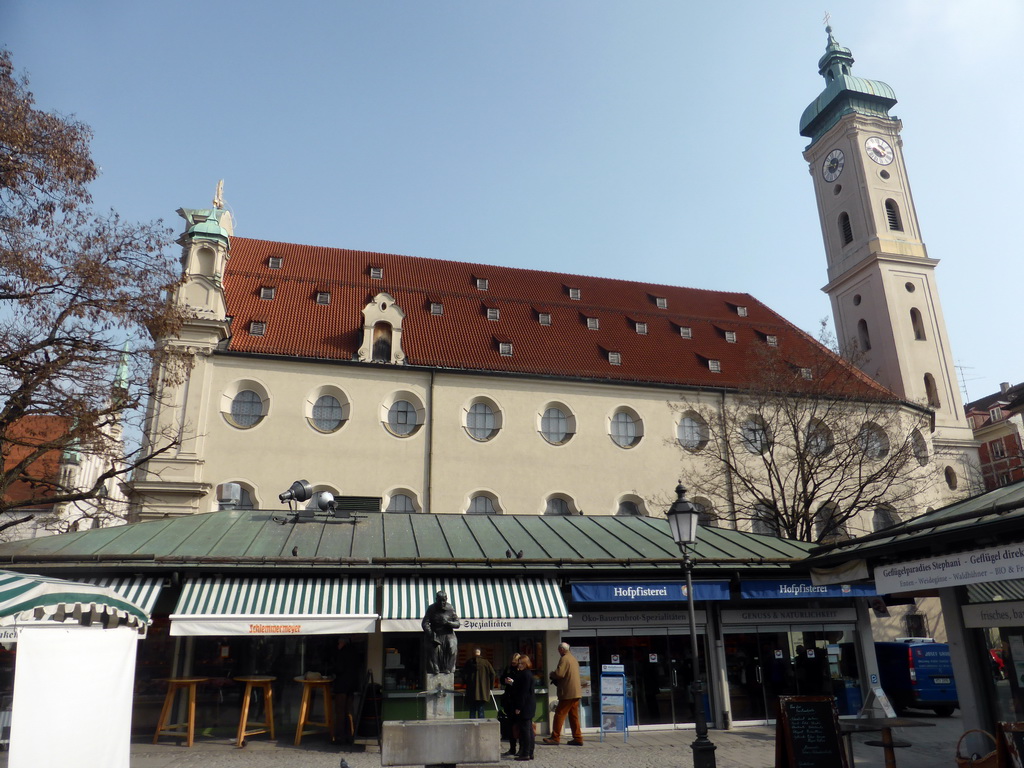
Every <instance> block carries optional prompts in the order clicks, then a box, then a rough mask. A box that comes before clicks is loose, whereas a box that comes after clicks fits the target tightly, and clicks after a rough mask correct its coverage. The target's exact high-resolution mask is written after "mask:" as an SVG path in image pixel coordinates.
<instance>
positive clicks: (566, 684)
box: [544, 643, 583, 747]
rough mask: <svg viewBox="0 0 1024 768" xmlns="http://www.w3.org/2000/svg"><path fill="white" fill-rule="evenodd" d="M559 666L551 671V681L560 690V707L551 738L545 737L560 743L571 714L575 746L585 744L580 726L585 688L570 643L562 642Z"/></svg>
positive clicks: (547, 740) (559, 652) (556, 713)
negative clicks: (567, 717)
mask: <svg viewBox="0 0 1024 768" xmlns="http://www.w3.org/2000/svg"><path fill="white" fill-rule="evenodd" d="M558 655H559V656H561V657H562V658H561V659H559V661H558V667H557V668H556V669H555V671H554V672H552V673H551V682H552V683H554V684H555V686H556V688H557V690H558V707H557V708H556V709H555V722H554V724H553V725H552V727H551V738H547V739H544V743H545V744H555V745H557V744H559V743H560V742H561V738H562V726H563V725H565V717H566V715H568V716H569V729H570V730H571V731H572V741H570V742H569V743H570V744H571V745H572V746H574V747H582V746H583V729H582V728H580V698H581V697H582V696H583V688H582V686H581V685H580V663H579V662H578V661H576V657H575V656H573V655H572V654H571V653H569V644H568V643H560V644H559V646H558Z"/></svg>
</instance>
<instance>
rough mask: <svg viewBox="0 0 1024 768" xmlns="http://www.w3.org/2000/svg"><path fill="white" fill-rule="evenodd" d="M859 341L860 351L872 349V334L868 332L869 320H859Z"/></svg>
mask: <svg viewBox="0 0 1024 768" xmlns="http://www.w3.org/2000/svg"><path fill="white" fill-rule="evenodd" d="M857 343H858V344H860V351H861V352H867V351H868V350H869V349H871V334H869V333H868V321H867V320H864V319H861V320H858V321H857Z"/></svg>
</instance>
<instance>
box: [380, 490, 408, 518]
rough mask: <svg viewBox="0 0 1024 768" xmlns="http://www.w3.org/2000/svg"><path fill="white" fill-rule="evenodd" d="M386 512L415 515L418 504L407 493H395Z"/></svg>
mask: <svg viewBox="0 0 1024 768" xmlns="http://www.w3.org/2000/svg"><path fill="white" fill-rule="evenodd" d="M384 511H385V512H405V513H413V512H415V511H416V502H415V501H413V498H412V496H410V495H409V494H407V493H393V494H391V498H390V499H389V500H388V506H387V509H385V510H384Z"/></svg>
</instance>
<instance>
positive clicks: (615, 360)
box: [608, 352, 622, 365]
mask: <svg viewBox="0 0 1024 768" xmlns="http://www.w3.org/2000/svg"><path fill="white" fill-rule="evenodd" d="M608 362H609V363H611V364H612V365H622V353H621V352H609V353H608Z"/></svg>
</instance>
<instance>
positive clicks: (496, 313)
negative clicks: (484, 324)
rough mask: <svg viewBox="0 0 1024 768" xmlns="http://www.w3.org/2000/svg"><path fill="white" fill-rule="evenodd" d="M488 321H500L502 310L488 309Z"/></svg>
mask: <svg viewBox="0 0 1024 768" xmlns="http://www.w3.org/2000/svg"><path fill="white" fill-rule="evenodd" d="M487 319H488V320H500V319H501V310H499V309H498V308H497V307H487Z"/></svg>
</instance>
